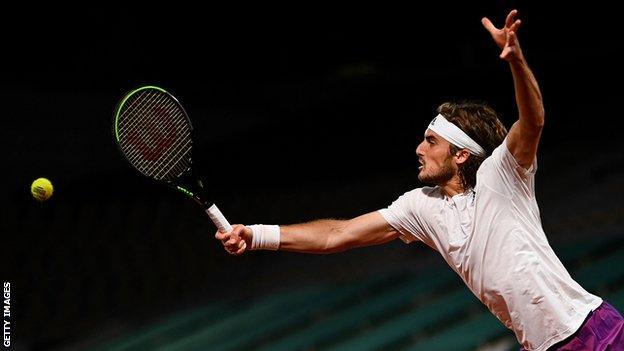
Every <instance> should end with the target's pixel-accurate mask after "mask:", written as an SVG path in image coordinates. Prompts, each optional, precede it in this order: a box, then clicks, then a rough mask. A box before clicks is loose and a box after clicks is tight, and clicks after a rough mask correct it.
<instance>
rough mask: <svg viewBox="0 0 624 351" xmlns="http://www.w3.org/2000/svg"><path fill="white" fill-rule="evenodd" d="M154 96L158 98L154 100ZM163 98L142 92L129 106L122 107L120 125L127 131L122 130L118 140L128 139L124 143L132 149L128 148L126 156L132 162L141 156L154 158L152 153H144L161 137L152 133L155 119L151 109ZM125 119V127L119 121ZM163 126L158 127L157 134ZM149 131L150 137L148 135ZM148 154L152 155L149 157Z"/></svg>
mask: <svg viewBox="0 0 624 351" xmlns="http://www.w3.org/2000/svg"><path fill="white" fill-rule="evenodd" d="M154 98H159V100H157V101H154ZM163 100H165V97H164V96H162V95H161V94H149V92H143V94H142V96H138V97H137V98H136V99H134V100H133V101H132V103H131V104H130V106H128V108H126V109H124V112H123V113H122V115H121V117H122V120H121V121H120V127H121V128H123V129H125V130H127V132H124V130H122V132H121V137H120V140H125V141H128V143H126V144H127V146H129V147H130V148H131V149H132V150H128V151H129V152H128V156H129V159H130V161H131V162H132V163H133V164H136V163H137V161H138V160H139V159H141V158H146V159H151V158H154V157H153V156H154V155H153V153H148V155H147V157H146V156H145V155H144V154H145V153H146V152H149V151H150V150H154V147H155V146H156V143H157V142H159V139H162V138H157V137H156V135H155V134H156V133H154V128H155V121H154V118H153V117H154V116H153V115H151V111H152V109H153V107H154V106H157V105H158V104H163ZM125 121H128V123H126V124H128V126H127V127H125V125H124V124H122V123H121V122H125ZM124 127H125V128H124ZM163 127H164V126H161V127H160V128H159V129H160V130H158V131H156V132H158V133H159V134H158V136H162V135H163V134H162V132H163ZM150 132H151V134H152V135H151V136H152V137H149V136H150V135H148V133H150ZM146 137H147V138H146ZM137 144H138V145H137ZM137 146H138V147H137ZM150 155H151V156H152V157H149V156H150Z"/></svg>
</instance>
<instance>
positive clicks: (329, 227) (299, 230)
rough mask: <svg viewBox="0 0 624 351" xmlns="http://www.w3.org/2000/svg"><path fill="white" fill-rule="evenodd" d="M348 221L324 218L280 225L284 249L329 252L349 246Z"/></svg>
mask: <svg viewBox="0 0 624 351" xmlns="http://www.w3.org/2000/svg"><path fill="white" fill-rule="evenodd" d="M347 223H348V221H345V220H334V219H323V220H317V221H313V222H308V223H302V224H293V225H286V226H280V247H279V249H280V250H282V251H293V252H305V253H315V254H327V253H334V252H341V251H344V250H346V249H348V248H349V245H348V242H347V240H346V237H347V235H346V228H347Z"/></svg>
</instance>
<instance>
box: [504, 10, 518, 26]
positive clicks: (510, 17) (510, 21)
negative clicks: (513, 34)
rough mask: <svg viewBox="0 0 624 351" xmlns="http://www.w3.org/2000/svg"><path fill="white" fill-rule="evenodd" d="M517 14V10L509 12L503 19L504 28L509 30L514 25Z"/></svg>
mask: <svg viewBox="0 0 624 351" xmlns="http://www.w3.org/2000/svg"><path fill="white" fill-rule="evenodd" d="M517 14H518V10H511V11H510V12H509V14H508V15H507V18H506V19H505V28H509V27H511V26H512V25H513V23H514V18H515V17H516V15H517Z"/></svg>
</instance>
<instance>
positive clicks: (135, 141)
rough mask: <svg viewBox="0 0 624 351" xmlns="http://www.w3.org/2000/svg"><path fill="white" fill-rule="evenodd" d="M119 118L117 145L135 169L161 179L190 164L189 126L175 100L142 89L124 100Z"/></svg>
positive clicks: (177, 172)
mask: <svg viewBox="0 0 624 351" xmlns="http://www.w3.org/2000/svg"><path fill="white" fill-rule="evenodd" d="M120 117H121V118H120V120H119V129H120V134H119V135H120V137H119V140H120V145H121V146H122V150H123V151H124V153H125V154H126V157H127V158H128V160H129V161H130V162H131V163H132V164H133V165H135V167H137V168H138V169H139V171H141V172H142V173H144V174H146V175H148V176H152V177H155V178H156V179H164V178H169V176H170V175H172V176H173V177H176V176H177V175H179V174H180V173H182V172H184V171H185V170H186V169H188V168H189V167H190V151H191V148H192V145H191V144H192V139H191V136H190V125H189V123H188V121H187V119H186V115H185V114H184V112H183V111H182V110H181V108H179V105H178V103H177V101H175V100H173V99H171V98H170V97H169V96H168V95H166V94H162V93H160V92H154V91H151V92H150V91H143V92H140V94H137V96H136V97H135V98H134V99H132V100H131V101H128V102H127V107H124V108H123V111H122V113H121V114H120ZM180 161H182V162H180ZM184 161H186V162H184Z"/></svg>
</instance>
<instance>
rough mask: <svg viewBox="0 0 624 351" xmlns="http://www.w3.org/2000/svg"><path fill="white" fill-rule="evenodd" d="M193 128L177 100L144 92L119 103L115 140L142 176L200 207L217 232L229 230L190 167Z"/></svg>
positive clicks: (153, 89) (147, 89)
mask: <svg viewBox="0 0 624 351" xmlns="http://www.w3.org/2000/svg"><path fill="white" fill-rule="evenodd" d="M192 132H193V127H192V125H191V120H190V119H189V117H188V115H187V114H186V111H185V110H184V108H183V107H182V105H181V104H180V103H179V102H178V100H177V99H176V98H175V97H173V95H171V94H169V93H168V92H167V91H165V90H164V89H162V88H159V87H155V86H144V87H141V88H138V89H135V90H132V91H131V92H129V93H128V94H126V96H124V97H123V99H121V101H120V102H119V104H118V105H117V108H116V109H115V113H114V121H113V134H114V137H115V141H116V142H117V145H118V146H119V150H121V153H122V154H123V155H124V157H125V158H126V160H128V162H129V163H130V164H131V165H132V166H133V167H134V168H135V169H136V170H138V171H139V172H141V173H142V174H143V175H144V176H147V177H149V178H152V179H155V180H157V181H159V182H161V183H164V184H166V185H168V186H170V187H172V188H174V189H177V190H179V191H181V192H182V193H184V194H186V195H187V196H189V197H190V198H192V199H193V200H195V202H197V203H198V204H200V205H201V206H202V207H203V208H204V210H205V211H206V213H207V214H208V216H209V217H210V219H212V221H213V222H214V224H215V225H216V226H217V228H218V229H219V231H221V232H229V231H231V230H232V226H231V225H230V223H228V221H227V220H226V219H225V217H224V216H223V214H222V213H221V211H219V208H218V207H217V206H216V205H215V204H214V203H213V202H211V201H210V200H209V199H208V198H207V197H206V192H205V190H204V186H203V184H202V182H201V180H200V178H199V176H198V175H197V170H196V169H195V168H194V167H193V160H192V157H191V155H192V150H193V138H192Z"/></svg>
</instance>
